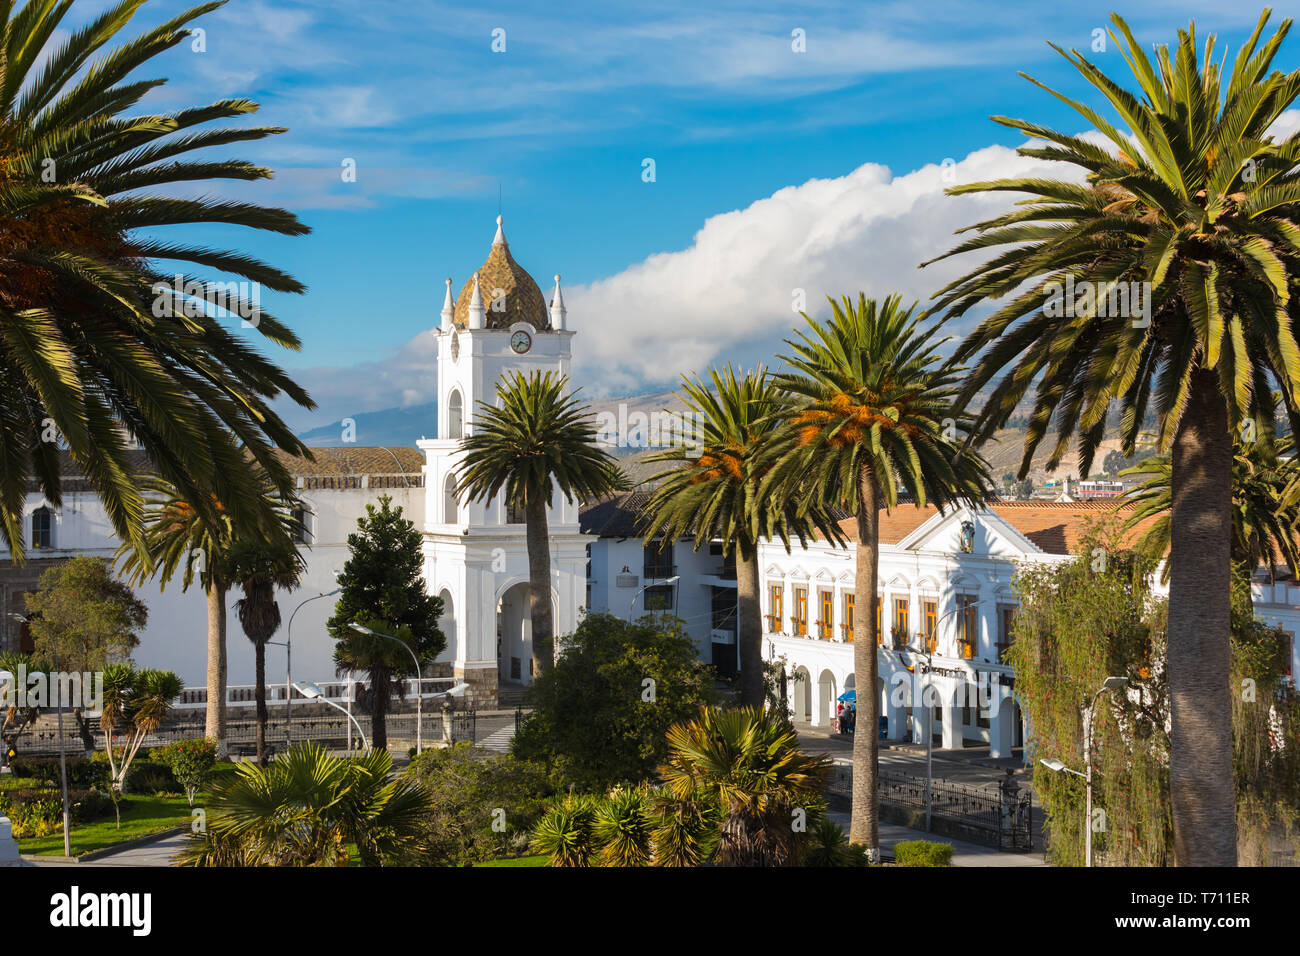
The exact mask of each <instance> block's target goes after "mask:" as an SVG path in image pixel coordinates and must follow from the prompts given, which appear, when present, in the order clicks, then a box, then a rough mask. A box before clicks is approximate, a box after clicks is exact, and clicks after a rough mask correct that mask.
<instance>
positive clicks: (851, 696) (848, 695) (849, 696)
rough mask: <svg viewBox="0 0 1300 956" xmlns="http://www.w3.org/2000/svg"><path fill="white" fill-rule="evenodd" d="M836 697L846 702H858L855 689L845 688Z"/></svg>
mask: <svg viewBox="0 0 1300 956" xmlns="http://www.w3.org/2000/svg"><path fill="white" fill-rule="evenodd" d="M836 699H837V700H842V701H844V702H845V703H846V704H856V703H857V702H858V692H857V691H856V690H846V691H845V692H844V693H842V694H840V696H839V697H837V698H836Z"/></svg>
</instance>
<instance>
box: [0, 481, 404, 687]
mask: <svg viewBox="0 0 1300 956" xmlns="http://www.w3.org/2000/svg"><path fill="white" fill-rule="evenodd" d="M299 494H300V495H301V497H302V498H303V500H304V501H305V502H306V503H307V505H308V507H309V508H310V509H311V511H312V517H311V519H310V524H311V534H310V536H309V544H310V547H309V548H305V549H304V550H303V557H304V558H305V559H306V561H307V569H306V572H305V574H304V576H303V584H302V586H301V587H300V588H299V589H298V590H296V591H293V592H291V593H284V594H282V596H281V597H280V598H279V601H278V603H279V605H280V612H281V615H282V617H283V620H284V623H283V624H282V625H281V627H280V631H279V632H278V633H277V634H276V635H275V637H274V638H272V640H275V641H283V640H284V639H285V637H286V634H287V631H288V624H289V616H290V615H291V614H292V613H293V611H294V609H295V608H296V607H297V606H298V605H299V604H300V603H301V602H302V601H303V600H304V599H305V598H308V597H311V596H312V595H313V594H319V593H321V592H322V591H330V590H333V589H334V587H335V583H334V574H335V572H336V571H339V570H342V568H343V564H344V562H345V561H346V560H347V556H348V550H347V536H348V535H349V534H350V533H352V532H353V531H355V530H356V521H357V518H359V517H361V516H362V515H363V514H365V506H366V505H367V504H370V503H377V502H378V499H379V496H380V495H381V494H387V495H390V496H392V498H393V503H394V504H395V505H400V506H401V507H402V509H403V514H404V515H405V517H407V518H409V519H411V520H412V521H414V522H415V525H416V527H417V528H420V527H422V526H423V523H424V489H423V488H409V489H406V488H384V489H368V488H358V489H345V490H303V491H300V492H299ZM44 503H45V502H44V500H43V499H42V498H41V497H40V496H35V495H34V496H32V497H31V498H30V499H29V501H28V512H29V513H30V512H31V511H34V510H35V509H36V508H37V507H39V506H40V505H42V504H44ZM54 534H55V538H54V545H55V548H54V550H52V551H49V552H45V551H42V552H39V555H40V557H42V558H55V559H60V558H71V557H75V556H76V555H78V554H91V555H95V556H97V557H101V558H109V559H111V558H112V557H113V555H114V553H115V552H116V550H117V545H118V541H117V539H116V537H115V536H114V535H113V531H112V526H111V525H110V524H109V522H108V518H107V515H106V513H105V511H104V508H103V506H102V505H101V504H100V502H99V499H98V497H97V496H95V495H93V494H89V493H72V494H68V495H66V496H65V497H64V502H63V506H62V507H61V508H59V509H57V514H56V524H55V531H54ZM0 556H4V552H0ZM135 591H136V595H137V596H138V597H139V598H140V599H141V600H142V601H144V602H145V604H146V605H148V607H149V623H148V625H147V627H146V628H145V630H144V632H143V633H142V634H141V635H140V646H139V647H138V648H136V651H135V655H134V657H135V661H136V664H137V665H138V666H140V667H156V668H163V669H166V670H172V671H175V672H176V673H177V674H179V675H180V677H181V679H182V680H183V681H184V682H185V684H186V686H190V687H194V686H203V685H204V684H205V683H206V680H207V676H206V675H207V601H206V599H205V597H204V594H203V592H202V590H200V588H199V587H198V585H197V584H196V585H195V586H193V587H191V588H190V590H189V591H182V590H181V582H180V578H179V576H178V577H177V578H176V579H175V580H173V581H172V582H171V583H169V584H166V585H160V584H158V583H156V582H146V583H145V584H143V585H140V586H139V587H137V588H136V589H135ZM241 596H242V595H241V594H240V593H239V591H238V589H235V590H234V591H232V592H231V593H230V594H229V595H228V596H227V605H228V606H227V612H228V617H227V625H226V646H227V655H228V664H227V668H228V670H227V677H228V681H229V683H230V684H232V685H235V684H251V683H253V681H254V679H255V673H254V660H253V645H252V644H251V643H250V642H249V640H248V638H247V637H245V636H244V632H243V630H242V629H241V628H240V626H239V618H238V617H237V615H236V613H235V602H236V601H238V600H239V598H240V597H241ZM333 611H334V599H332V598H322V599H321V600H319V601H312V602H311V603H310V604H307V605H306V606H305V607H303V609H302V610H301V611H300V612H299V613H298V614H297V616H296V617H295V618H294V621H293V634H292V636H293V672H294V679H295V680H297V679H306V680H313V681H315V680H324V679H328V678H332V677H333V676H334V664H333V656H332V655H333V642H332V641H331V640H330V639H329V636H328V634H327V633H326V631H325V622H326V621H327V620H328V619H329V618H330V616H331V615H332V614H333ZM266 658H267V679H268V681H272V682H277V683H279V682H283V681H284V679H285V649H284V648H283V647H277V646H271V647H269V648H267V654H266Z"/></svg>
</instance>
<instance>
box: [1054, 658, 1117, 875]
mask: <svg viewBox="0 0 1300 956" xmlns="http://www.w3.org/2000/svg"><path fill="white" fill-rule="evenodd" d="M1127 689H1128V678H1127V677H1107V678H1106V679H1105V681H1103V682H1102V685H1101V687H1099V688H1098V689H1097V693H1095V694H1093V695H1092V701H1091V702H1090V703H1088V704H1087V705H1086V706H1085V707H1084V710H1083V773H1079V771H1077V770H1071V769H1070V768H1069V767H1067V766H1066V765H1065V764H1064V763H1063V762H1061V761H1060V760H1057V759H1056V758H1055V757H1047V758H1044V759H1041V760H1039V761H1038V762H1039V763H1041V764H1042V765H1043V766H1044V767H1046V768H1047V769H1048V770H1054V771H1056V772H1057V773H1070V774H1074V776H1076V777H1082V778H1083V782H1084V789H1085V791H1086V794H1087V796H1086V797H1085V803H1084V811H1083V814H1084V816H1083V865H1084V866H1092V724H1093V718H1094V716H1095V715H1096V711H1097V701H1099V700H1100V699H1101V695H1102V694H1104V693H1106V691H1110V692H1111V693H1115V692H1116V691H1121V690H1127Z"/></svg>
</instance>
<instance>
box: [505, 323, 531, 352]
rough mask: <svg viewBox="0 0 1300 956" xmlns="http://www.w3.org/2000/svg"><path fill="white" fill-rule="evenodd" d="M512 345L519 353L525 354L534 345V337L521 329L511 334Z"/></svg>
mask: <svg viewBox="0 0 1300 956" xmlns="http://www.w3.org/2000/svg"><path fill="white" fill-rule="evenodd" d="M510 347H511V348H512V349H514V350H515V352H517V353H518V354H519V355H523V354H524V353H525V352H527V351H528V350H529V349H530V348H532V347H533V337H532V336H531V335H529V334H528V333H527V332H525V331H524V330H523V329H520V330H519V331H518V332H516V333H515V334H514V335H512V336H510Z"/></svg>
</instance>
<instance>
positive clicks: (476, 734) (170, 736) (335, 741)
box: [14, 710, 522, 756]
mask: <svg viewBox="0 0 1300 956" xmlns="http://www.w3.org/2000/svg"><path fill="white" fill-rule="evenodd" d="M519 713H521V712H517V713H515V714H511V713H502V714H492V715H486V716H483V717H480V716H479V714H478V713H477V712H476V711H474V710H461V711H453V712H452V715H451V726H450V735H449V736H448V735H447V734H446V733H445V730H446V728H445V727H444V719H445V718H444V715H443V714H442V713H441V712H435V713H431V714H428V713H427V714H424V715H423V716H422V717H421V718H420V726H419V731H420V736H421V737H422V738H423V740H424V743H425V745H426V746H429V745H431V744H436V743H438V742H447V741H450V742H454V743H460V742H462V741H468V742H471V743H482V742H483V740H484V739H486V738H487V737H489V736H490V735H492V734H493V733H495V732H496V731H498V730H500V729H501V728H502V727H508V726H513V725H516V724H517V722H518V721H519V720H521V719H522V718H521V717H520V716H519ZM352 717H353V719H354V720H355V721H356V723H355V724H354V723H353V722H352V720H349V719H348V717H347V716H346V715H344V714H329V715H299V714H296V713H295V714H294V716H293V720H292V723H291V724H290V723H286V721H285V719H284V717H283V716H282V715H272V718H271V720H270V722H269V723H268V725H267V728H266V742H267V746H268V748H269V749H270V750H271V751H272V752H273V753H278V752H279V751H281V750H283V749H284V748H285V747H287V746H288V745H290V744H293V743H299V742H301V741H304V740H314V741H317V742H319V743H322V744H324V745H326V746H329V747H337V748H340V749H342V748H344V747H346V746H347V745H348V742H349V740H350V741H351V744H352V747H353V748H355V749H359V748H360V747H361V740H360V739H359V737H358V727H359V729H360V732H361V733H362V734H364V735H365V738H366V740H367V741H370V740H372V739H373V737H374V721H373V720H372V718H371V717H370V716H369V715H367V714H361V713H355V714H353V715H352ZM385 725H386V730H387V733H388V739H389V742H390V743H392V742H394V741H400V742H401V743H402V744H405V743H407V742H408V741H409V742H410V743H411V745H414V743H415V739H416V715H415V714H414V713H398V714H388V715H387V719H386V721H385ZM203 730H204V727H203V722H202V721H188V720H185V721H174V722H172V723H170V724H169V725H168V726H166V727H164V728H163V729H162V730H160V731H158V732H157V733H153V734H150V735H149V736H148V737H146V738H145V740H144V744H143V746H144V747H145V748H151V747H161V746H164V745H166V744H170V743H175V742H176V741H178V740H184V739H187V738H193V737H201V736H203ZM91 737H92V739H93V741H94V746H95V749H97V750H102V749H103V748H104V734H103V732H102V731H101V730H100V729H99V727H98V726H94V727H93V728H92V731H91ZM63 745H64V749H65V751H66V752H67V753H81V751H82V748H83V743H82V739H81V737H80V735H79V734H78V733H77V730H76V727H75V726H74V723H73V721H72V719H71V718H70V717H66V716H65V718H64V726H63ZM226 745H227V747H228V748H229V750H230V752H231V753H233V754H235V755H236V756H243V755H246V754H251V753H253V752H254V751H255V748H256V745H257V723H256V721H254V720H251V719H244V718H242V717H241V718H231V719H228V720H227V723H226ZM14 746H15V747H16V749H17V751H18V753H19V754H20V755H21V756H53V755H56V754H58V752H59V735H58V732H57V730H56V729H54V728H53V727H50V726H48V725H47V724H46V723H45V722H42V723H41V724H39V725H37V726H36V727H28V728H26V729H25V730H24V731H23V732H22V733H21V734H19V735H18V736H17V737H16V738H15V739H14Z"/></svg>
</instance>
